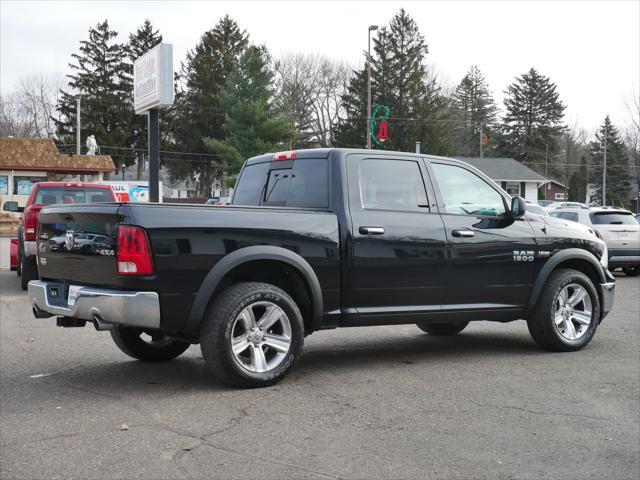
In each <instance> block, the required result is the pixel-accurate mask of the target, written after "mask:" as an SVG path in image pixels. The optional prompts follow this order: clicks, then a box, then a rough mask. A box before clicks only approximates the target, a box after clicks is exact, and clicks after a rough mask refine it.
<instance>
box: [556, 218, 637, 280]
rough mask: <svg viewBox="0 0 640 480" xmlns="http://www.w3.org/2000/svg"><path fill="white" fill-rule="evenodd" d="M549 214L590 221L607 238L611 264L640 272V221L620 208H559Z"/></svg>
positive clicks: (580, 221)
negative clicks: (639, 222)
mask: <svg viewBox="0 0 640 480" xmlns="http://www.w3.org/2000/svg"><path fill="white" fill-rule="evenodd" d="M549 215H551V216H552V217H555V218H561V219H563V220H570V221H573V222H578V223H581V224H583V225H587V226H588V227H590V228H592V229H593V230H594V231H595V233H596V235H597V236H598V237H599V238H601V239H602V240H604V241H605V242H606V244H607V248H608V250H609V268H610V269H611V270H613V269H615V268H617V267H621V268H622V270H623V271H624V273H626V274H627V275H630V276H634V277H635V276H637V275H640V224H638V222H637V220H636V219H635V218H634V217H633V214H632V213H631V212H630V211H628V210H624V209H621V208H613V207H596V208H590V209H585V208H557V209H555V210H553V211H551V212H549Z"/></svg>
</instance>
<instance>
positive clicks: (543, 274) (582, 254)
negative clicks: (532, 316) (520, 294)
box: [527, 248, 607, 313]
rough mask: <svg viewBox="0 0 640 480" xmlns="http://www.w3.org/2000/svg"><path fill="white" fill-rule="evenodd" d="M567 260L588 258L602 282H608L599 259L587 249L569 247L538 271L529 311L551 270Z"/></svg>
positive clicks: (553, 256)
mask: <svg viewBox="0 0 640 480" xmlns="http://www.w3.org/2000/svg"><path fill="white" fill-rule="evenodd" d="M567 260H586V261H588V262H589V263H590V264H591V265H593V267H594V268H595V269H596V272H598V276H599V277H600V283H606V281H607V280H606V276H605V274H604V269H603V268H602V265H600V262H599V261H598V259H597V258H596V257H595V256H594V255H593V254H592V253H590V252H588V251H586V250H582V249H580V248H568V249H566V250H562V251H560V252H557V253H555V254H553V255H552V256H551V258H550V259H549V260H547V263H545V264H544V266H543V267H542V269H541V270H540V273H538V278H536V281H535V283H534V284H533V289H532V290H531V295H529V303H528V304H527V313H529V312H531V311H533V308H534V307H535V305H536V302H537V301H538V297H539V296H540V293H541V292H542V288H543V287H544V285H545V283H546V281H547V279H548V278H549V275H551V272H552V271H553V270H554V269H555V268H556V267H557V266H558V265H560V264H561V263H562V262H564V261H567ZM595 287H596V290H597V291H599V285H595Z"/></svg>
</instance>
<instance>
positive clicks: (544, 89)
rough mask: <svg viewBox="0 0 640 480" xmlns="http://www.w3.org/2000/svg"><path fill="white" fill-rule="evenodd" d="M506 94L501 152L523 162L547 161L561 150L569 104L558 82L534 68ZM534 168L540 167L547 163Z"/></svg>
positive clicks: (519, 78)
mask: <svg viewBox="0 0 640 480" xmlns="http://www.w3.org/2000/svg"><path fill="white" fill-rule="evenodd" d="M505 94H506V98H505V100H504V106H505V109H506V115H505V117H504V121H503V125H502V130H503V134H504V145H503V146H502V150H503V152H502V153H503V154H506V155H509V156H512V157H514V158H515V159H517V160H520V161H521V162H524V163H527V162H529V163H535V164H542V163H544V162H545V159H547V158H548V157H550V156H552V155H553V154H555V153H556V152H557V151H558V136H559V135H561V134H562V133H563V132H564V130H565V127H564V125H563V124H562V119H563V116H564V110H565V108H566V107H565V105H564V104H563V103H562V102H561V101H560V96H559V94H558V92H557V91H556V85H555V83H552V82H551V80H550V79H549V78H548V77H545V76H543V75H541V74H540V73H538V72H537V71H536V70H535V69H534V68H532V69H530V70H529V71H528V72H527V73H524V74H522V75H521V76H519V77H517V78H516V80H515V82H513V83H512V84H511V85H509V87H508V88H507V91H506V92H505ZM532 168H537V170H539V171H541V170H543V169H544V166H542V167H541V166H537V167H536V166H532Z"/></svg>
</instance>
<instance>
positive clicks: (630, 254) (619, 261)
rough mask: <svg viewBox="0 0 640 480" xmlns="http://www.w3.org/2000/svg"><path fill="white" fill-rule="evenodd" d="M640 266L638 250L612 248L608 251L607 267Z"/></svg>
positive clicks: (639, 251) (639, 250) (639, 252)
mask: <svg viewBox="0 0 640 480" xmlns="http://www.w3.org/2000/svg"><path fill="white" fill-rule="evenodd" d="M636 265H640V248H614V249H613V250H609V267H610V268H613V267H627V266H629V267H632V266H636Z"/></svg>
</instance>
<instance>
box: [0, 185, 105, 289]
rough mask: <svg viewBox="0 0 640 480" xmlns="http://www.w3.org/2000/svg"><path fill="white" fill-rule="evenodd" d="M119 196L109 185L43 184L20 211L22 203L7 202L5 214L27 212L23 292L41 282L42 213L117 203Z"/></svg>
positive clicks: (21, 234)
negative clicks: (39, 234) (32, 282)
mask: <svg viewBox="0 0 640 480" xmlns="http://www.w3.org/2000/svg"><path fill="white" fill-rule="evenodd" d="M115 201H117V200H116V196H115V194H114V193H113V190H112V189H111V187H110V186H109V185H99V184H96V183H76V182H72V183H69V182H39V183H36V184H35V185H34V186H33V190H31V194H30V195H29V198H27V203H26V204H25V206H24V207H18V202H13V201H8V202H4V206H3V210H6V211H9V212H23V216H22V222H21V223H20V226H19V227H18V265H17V270H16V271H17V273H18V276H21V277H22V282H21V283H22V289H23V290H26V289H27V284H28V283H29V281H30V280H35V279H36V278H38V265H37V263H36V234H37V232H36V230H37V228H38V217H39V215H40V210H41V209H42V208H43V207H46V206H47V205H59V204H75V203H96V202H115Z"/></svg>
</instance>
